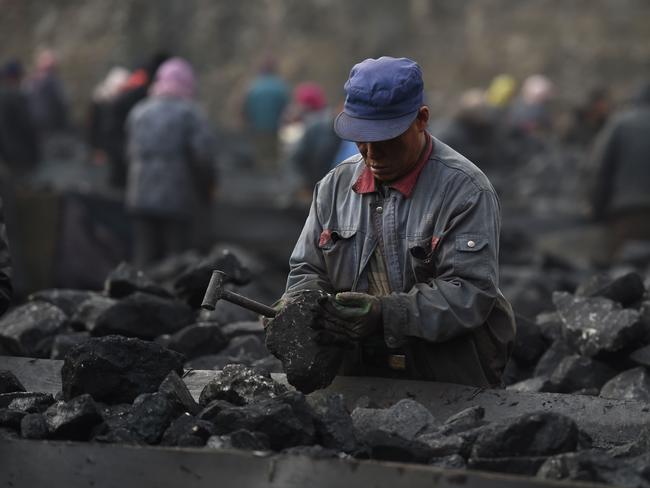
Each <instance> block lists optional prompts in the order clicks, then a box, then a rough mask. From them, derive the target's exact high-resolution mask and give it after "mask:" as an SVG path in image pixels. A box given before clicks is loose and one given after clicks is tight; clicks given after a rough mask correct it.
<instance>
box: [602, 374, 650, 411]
mask: <svg viewBox="0 0 650 488" xmlns="http://www.w3.org/2000/svg"><path fill="white" fill-rule="evenodd" d="M600 396H601V397H603V398H616V399H619V400H636V401H641V402H650V375H649V374H648V370H647V369H646V368H644V367H642V366H639V367H637V368H633V369H628V370H627V371H623V372H622V373H620V374H619V375H617V376H614V377H613V378H612V379H611V380H609V381H608V382H607V383H605V384H604V385H603V387H602V388H601V390H600Z"/></svg>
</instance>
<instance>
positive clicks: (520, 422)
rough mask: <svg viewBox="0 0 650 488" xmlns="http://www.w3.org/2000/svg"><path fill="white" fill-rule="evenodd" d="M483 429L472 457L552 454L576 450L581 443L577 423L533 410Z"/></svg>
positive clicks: (560, 416)
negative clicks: (579, 442)
mask: <svg viewBox="0 0 650 488" xmlns="http://www.w3.org/2000/svg"><path fill="white" fill-rule="evenodd" d="M480 430H481V432H480V433H479V434H478V436H477V438H476V441H475V442H474V446H473V448H472V455H471V457H472V458H477V459H481V458H508V457H518V456H530V457H538V456H551V455H553V454H560V453H563V452H570V451H575V450H576V448H577V446H578V435H579V432H578V427H577V426H576V423H575V422H574V421H573V420H572V419H570V418H568V417H565V416H564V415H560V414H556V413H551V412H533V413H529V414H524V415H521V416H518V417H515V418H509V419H505V420H501V421H498V422H492V423H490V424H488V425H486V426H484V427H482V428H481V429H480Z"/></svg>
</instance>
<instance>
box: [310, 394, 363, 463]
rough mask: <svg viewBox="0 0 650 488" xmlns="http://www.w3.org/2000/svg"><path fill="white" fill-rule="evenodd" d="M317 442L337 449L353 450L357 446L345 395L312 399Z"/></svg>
mask: <svg viewBox="0 0 650 488" xmlns="http://www.w3.org/2000/svg"><path fill="white" fill-rule="evenodd" d="M310 405H311V407H312V409H313V410H314V414H315V418H314V425H315V426H316V436H317V442H318V444H320V445H321V446H323V447H328V448H331V449H336V450H337V451H344V452H352V451H354V450H355V448H356V446H357V441H356V438H355V436H354V424H353V423H352V417H351V416H350V414H349V413H348V411H347V409H346V408H345V403H344V400H343V395H340V394H336V395H326V396H324V397H319V398H314V399H311V401H310Z"/></svg>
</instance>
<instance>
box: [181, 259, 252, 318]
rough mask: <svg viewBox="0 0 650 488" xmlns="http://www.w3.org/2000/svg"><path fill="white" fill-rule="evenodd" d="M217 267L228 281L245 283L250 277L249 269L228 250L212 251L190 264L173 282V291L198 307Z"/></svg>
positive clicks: (239, 283) (236, 283) (238, 283)
mask: <svg viewBox="0 0 650 488" xmlns="http://www.w3.org/2000/svg"><path fill="white" fill-rule="evenodd" d="M215 269H218V270H220V271H223V272H224V273H225V274H226V275H227V276H228V282H229V283H233V284H235V285H245V284H247V283H248V282H249V281H250V279H251V273H250V271H249V270H248V269H247V268H246V267H245V266H244V265H243V264H242V263H241V262H240V261H239V259H238V258H237V256H235V255H234V254H233V253H231V252H230V251H228V250H221V251H219V252H216V253H213V254H212V255H210V256H208V257H207V258H205V259H203V260H201V261H200V262H198V263H196V264H193V265H191V266H190V267H189V268H188V269H187V270H186V271H185V272H184V273H183V274H181V275H180V276H179V277H178V279H177V280H176V281H175V282H174V291H175V293H176V295H177V296H178V297H179V298H182V299H183V300H185V301H186V302H187V303H188V304H189V305H190V306H191V307H194V308H198V307H200V306H201V303H202V302H203V296H204V295H205V290H206V289H207V287H208V284H209V283H210V278H211V277H212V271H213V270H215Z"/></svg>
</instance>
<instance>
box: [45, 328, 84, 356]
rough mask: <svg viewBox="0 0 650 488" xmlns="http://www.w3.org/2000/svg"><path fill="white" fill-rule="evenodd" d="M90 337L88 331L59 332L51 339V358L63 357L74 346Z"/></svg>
mask: <svg viewBox="0 0 650 488" xmlns="http://www.w3.org/2000/svg"><path fill="white" fill-rule="evenodd" d="M89 339H90V333H89V332H71V333H69V334H59V335H57V336H56V337H55V338H54V340H53V341H52V352H51V353H50V358H51V359H64V358H65V355H66V354H68V351H69V350H70V349H72V348H73V347H74V346H78V345H79V344H83V343H84V342H86V341H88V340H89Z"/></svg>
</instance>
